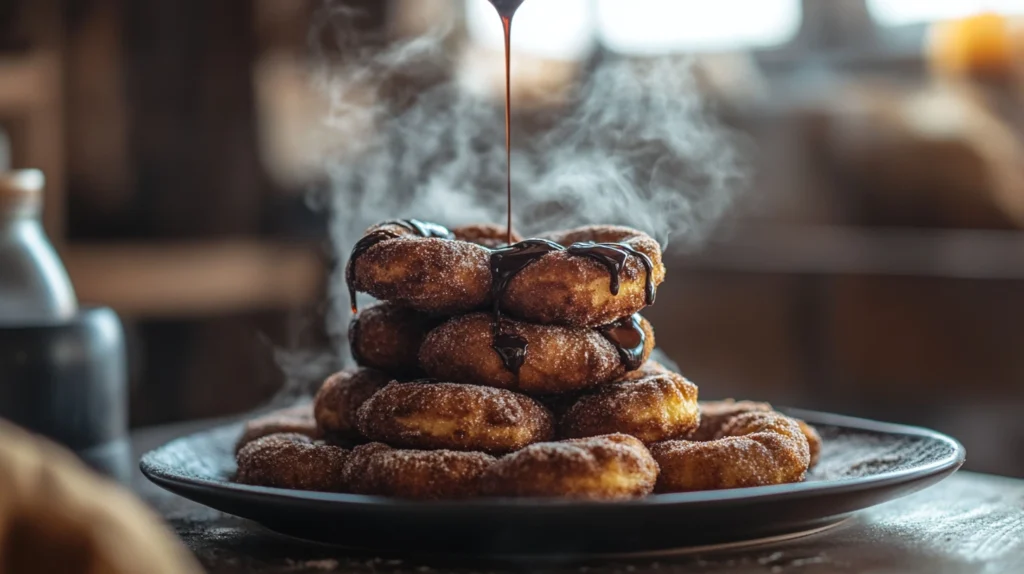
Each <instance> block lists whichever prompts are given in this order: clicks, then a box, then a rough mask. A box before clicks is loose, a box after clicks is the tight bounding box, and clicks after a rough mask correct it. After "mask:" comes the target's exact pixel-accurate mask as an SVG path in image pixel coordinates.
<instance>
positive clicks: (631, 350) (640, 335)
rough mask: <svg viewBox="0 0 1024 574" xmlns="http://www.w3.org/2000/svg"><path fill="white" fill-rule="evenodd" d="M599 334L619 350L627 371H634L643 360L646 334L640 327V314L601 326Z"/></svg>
mask: <svg viewBox="0 0 1024 574" xmlns="http://www.w3.org/2000/svg"><path fill="white" fill-rule="evenodd" d="M601 334H602V335H604V337H605V338H606V339H608V340H609V341H610V342H611V343H612V344H613V345H615V348H616V349H617V350H618V351H619V358H621V359H622V364H623V365H625V366H626V370H627V371H635V370H637V369H639V368H640V365H641V364H642V363H643V361H644V346H645V344H646V343H647V334H646V333H644V330H643V329H642V328H641V327H640V315H639V314H634V315H632V316H630V317H626V318H624V319H620V320H618V321H616V322H614V323H611V324H608V325H605V326H604V327H601Z"/></svg>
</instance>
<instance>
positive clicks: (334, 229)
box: [321, 13, 745, 354]
mask: <svg viewBox="0 0 1024 574" xmlns="http://www.w3.org/2000/svg"><path fill="white" fill-rule="evenodd" d="M346 17H347V15H345V14H337V13H335V14H332V15H331V17H330V18H328V19H326V20H325V22H327V23H329V24H330V25H331V26H334V27H335V28H332V30H333V31H334V32H335V34H334V37H335V38H343V37H345V35H346V34H349V33H351V30H350V29H348V28H345V29H343V30H342V31H338V28H337V26H342V27H343V28H344V26H345V18H346ZM339 22H340V23H339ZM495 25H496V26H497V25H499V24H498V21H497V18H495ZM321 36H322V34H321ZM449 40H450V37H449V35H448V34H445V33H438V34H435V35H431V36H428V37H421V38H417V39H415V40H412V41H406V42H402V43H396V44H393V45H391V46H387V47H384V48H380V47H378V48H377V49H375V50H372V51H370V52H364V53H363V54H361V55H359V56H356V57H351V58H350V59H349V60H348V61H347V62H345V63H342V64H338V63H337V62H333V63H332V65H331V66H329V67H327V68H325V69H326V70H327V71H326V72H325V73H324V75H323V77H322V78H321V81H322V86H323V88H324V89H325V90H326V92H327V94H328V95H329V96H330V99H331V103H332V109H331V112H330V115H329V117H328V118H327V119H326V125H327V126H328V127H329V129H331V130H337V132H338V133H339V134H340V135H341V136H342V138H343V139H345V141H346V143H345V145H344V146H343V149H340V150H338V152H337V154H336V155H334V156H332V157H330V158H328V159H327V169H328V174H329V176H330V186H329V190H328V192H327V193H326V194H325V196H324V198H325V200H326V206H327V207H328V208H329V209H330V213H331V221H332V224H331V239H332V242H333V247H334V249H335V252H336V254H337V256H338V259H339V260H338V263H339V264H338V266H337V269H336V273H335V275H334V277H333V279H332V282H331V285H332V293H331V296H332V301H333V303H332V313H331V324H330V327H331V330H332V332H333V333H335V334H337V335H341V334H343V333H344V328H345V326H346V325H347V319H348V315H349V310H348V304H347V295H346V293H345V286H344V281H343V264H344V260H345V258H347V255H348V252H349V251H350V249H351V247H352V245H353V243H354V242H355V241H356V240H357V239H358V238H359V237H360V236H361V235H362V233H363V231H364V230H365V229H366V228H367V227H368V226H370V225H371V224H373V223H375V222H377V221H380V220H384V219H393V218H405V217H414V218H418V219H424V220H431V221H437V222H439V223H442V224H445V225H449V226H454V225H459V224H464V223H473V222H494V223H503V222H504V220H505V219H504V218H505V194H504V185H505V181H504V177H505V157H504V153H505V150H504V123H503V104H502V103H501V102H495V101H494V100H493V99H490V98H485V97H481V96H480V95H477V94H473V93H470V92H469V91H468V90H466V89H464V88H463V87H461V86H460V85H459V83H458V82H457V81H455V80H454V79H452V76H451V70H452V69H453V68H455V67H456V66H455V63H454V62H453V61H452V60H451V56H450V50H448V49H447V47H448V44H447V42H448V41H449ZM348 53H350V54H351V53H352V51H351V50H348ZM514 65H515V63H514V61H513V66H514ZM587 78H588V79H587V80H586V81H585V82H584V83H582V84H581V85H580V86H578V88H577V89H575V91H574V93H573V95H572V96H571V97H570V101H569V102H568V103H565V104H564V105H561V106H560V107H559V108H558V109H555V110H551V111H549V112H545V113H544V114H537V113H534V114H533V116H531V118H530V123H531V126H532V129H531V130H530V133H529V135H528V136H527V135H526V131H527V130H526V129H524V128H523V127H522V126H523V124H522V120H520V123H519V125H515V124H516V118H517V117H520V118H521V116H519V115H518V114H517V115H516V116H514V117H513V123H514V126H513V129H514V135H513V138H514V146H515V148H514V150H513V160H512V161H513V173H512V180H513V202H514V213H513V218H514V222H515V223H514V225H515V226H516V228H517V229H518V230H519V231H520V232H521V233H523V234H524V235H530V234H534V233H537V232H541V231H546V230H552V229H560V228H566V227H572V226H576V225H581V224H587V223H616V224H625V225H631V226H634V227H637V228H640V229H643V230H644V231H647V232H648V233H650V234H652V235H653V236H655V237H656V238H657V239H658V240H659V241H660V242H662V244H663V245H664V244H667V243H668V242H669V241H670V240H672V241H680V242H694V241H698V240H700V239H701V238H702V237H704V236H705V235H706V233H707V232H708V230H709V228H710V226H711V224H712V223H713V222H715V221H716V220H717V219H718V218H719V217H720V216H721V215H722V213H723V212H724V211H725V210H726V208H727V207H728V206H729V205H730V204H731V202H732V200H733V198H734V196H735V195H736V193H737V192H738V191H739V190H740V189H742V187H743V184H744V180H745V178H744V173H745V172H744V169H743V162H742V158H741V156H740V154H738V153H737V151H736V146H735V145H734V143H735V142H734V137H733V136H732V135H731V134H729V133H728V132H727V131H725V130H724V129H723V128H721V127H720V126H719V125H718V124H717V123H716V121H715V120H714V119H713V117H712V116H711V114H709V113H708V111H707V109H706V106H705V104H704V102H703V101H702V100H701V97H700V95H699V93H698V89H697V87H696V85H695V80H694V77H693V74H692V73H691V69H690V64H689V62H686V61H682V60H681V59H680V58H678V57H676V58H665V59H656V60H651V59H648V60H644V61H642V62H637V61H628V60H624V59H614V58H605V61H604V62H602V63H599V64H597V65H596V66H595V68H594V69H593V70H592V71H591V72H590V73H589V74H588V76H587ZM538 126H539V127H538ZM341 353H342V354H344V353H345V351H341Z"/></svg>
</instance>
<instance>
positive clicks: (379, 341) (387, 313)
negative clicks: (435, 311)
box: [348, 303, 441, 378]
mask: <svg viewBox="0 0 1024 574" xmlns="http://www.w3.org/2000/svg"><path fill="white" fill-rule="evenodd" d="M439 323H441V319H438V318H437V317H433V316H431V315H427V314H425V313H421V312H419V311H414V310H412V309H408V308H405V307H399V306H398V305H392V304H389V303H381V304H378V305H373V306H371V307H367V308H365V309H362V310H361V311H360V312H359V314H358V315H356V316H354V317H353V318H352V322H351V323H350V324H349V328H348V341H349V347H350V348H351V350H352V357H353V358H354V359H355V361H356V362H357V363H359V364H360V365H361V366H364V367H370V368H373V369H379V370H381V371H384V372H386V373H388V374H390V375H393V376H396V377H409V378H415V377H417V376H419V375H420V374H421V372H420V364H419V352H420V345H422V344H423V339H424V338H425V337H426V336H427V333H428V332H430V330H431V329H433V328H434V327H436V326H437V325H438V324H439Z"/></svg>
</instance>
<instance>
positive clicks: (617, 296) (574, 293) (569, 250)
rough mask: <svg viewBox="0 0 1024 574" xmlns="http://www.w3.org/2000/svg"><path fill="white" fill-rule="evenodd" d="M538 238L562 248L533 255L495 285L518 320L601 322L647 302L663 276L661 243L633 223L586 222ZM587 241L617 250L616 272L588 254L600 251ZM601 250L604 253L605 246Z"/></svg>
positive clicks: (587, 324) (581, 324)
mask: <svg viewBox="0 0 1024 574" xmlns="http://www.w3.org/2000/svg"><path fill="white" fill-rule="evenodd" d="M544 239H547V240H550V241H552V242H554V243H556V244H558V245H562V246H566V249H564V250H555V251H551V252H550V253H546V254H544V255H543V256H541V257H539V258H537V259H536V260H535V261H533V262H532V263H530V264H529V265H527V266H526V267H524V268H523V269H522V270H520V271H518V272H517V273H516V274H515V275H514V276H512V277H511V279H509V280H508V282H507V285H506V286H505V287H504V289H499V291H502V293H501V295H500V301H499V303H500V307H501V309H502V310H503V311H505V312H507V313H508V314H509V315H511V316H513V317H516V318H519V319H522V320H524V321H529V322H532V323H541V324H544V325H568V326H573V327H596V326H598V325H605V324H608V323H611V322H613V321H615V320H616V319H618V318H620V317H628V316H630V315H632V314H634V313H636V312H637V311H640V310H641V309H643V308H644V307H646V306H647V305H650V304H651V303H653V302H654V298H655V292H656V290H657V287H658V285H660V284H661V282H662V281H664V279H665V266H664V264H663V263H662V260H661V246H660V245H658V242H657V241H655V240H654V239H653V238H652V237H651V236H649V235H647V234H646V233H644V232H642V231H638V230H636V229H632V228H629V227H619V226H613V225H588V226H584V227H578V228H575V229H569V230H565V231H556V232H554V233H551V234H548V235H546V236H545V237H544ZM593 244H600V245H602V246H604V247H610V248H612V249H614V250H615V251H617V252H618V253H617V254H614V255H620V257H621V258H620V259H619V260H618V263H619V265H620V266H619V268H618V270H617V272H616V271H615V270H613V269H610V268H609V267H607V266H606V265H605V263H603V262H602V260H601V259H600V258H595V257H593V255H599V254H600V253H599V252H598V251H597V249H600V248H595V247H594V245H593ZM581 248H582V249H581ZM603 252H604V253H609V252H608V251H607V249H604V250H603ZM585 253H589V254H590V255H585ZM605 261H607V260H605ZM648 264H650V271H648V270H647V265H648Z"/></svg>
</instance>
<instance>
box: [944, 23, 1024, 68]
mask: <svg viewBox="0 0 1024 574" xmlns="http://www.w3.org/2000/svg"><path fill="white" fill-rule="evenodd" d="M926 49H927V51H928V58H929V61H930V62H931V66H932V70H933V71H935V72H936V73H937V74H939V75H947V76H949V75H952V76H963V75H967V76H989V77H991V76H994V77H1005V76H1008V75H1013V74H1016V73H1018V71H1019V70H1020V68H1021V66H1022V65H1024V23H1022V22H1021V20H1020V19H1019V18H1010V17H1008V16H1003V15H1000V14H994V13H984V14H978V15H975V16H969V17H967V18H962V19H959V20H951V21H948V22H940V23H936V24H935V25H934V26H933V27H932V30H931V34H930V37H929V41H928V45H927V47H926Z"/></svg>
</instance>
